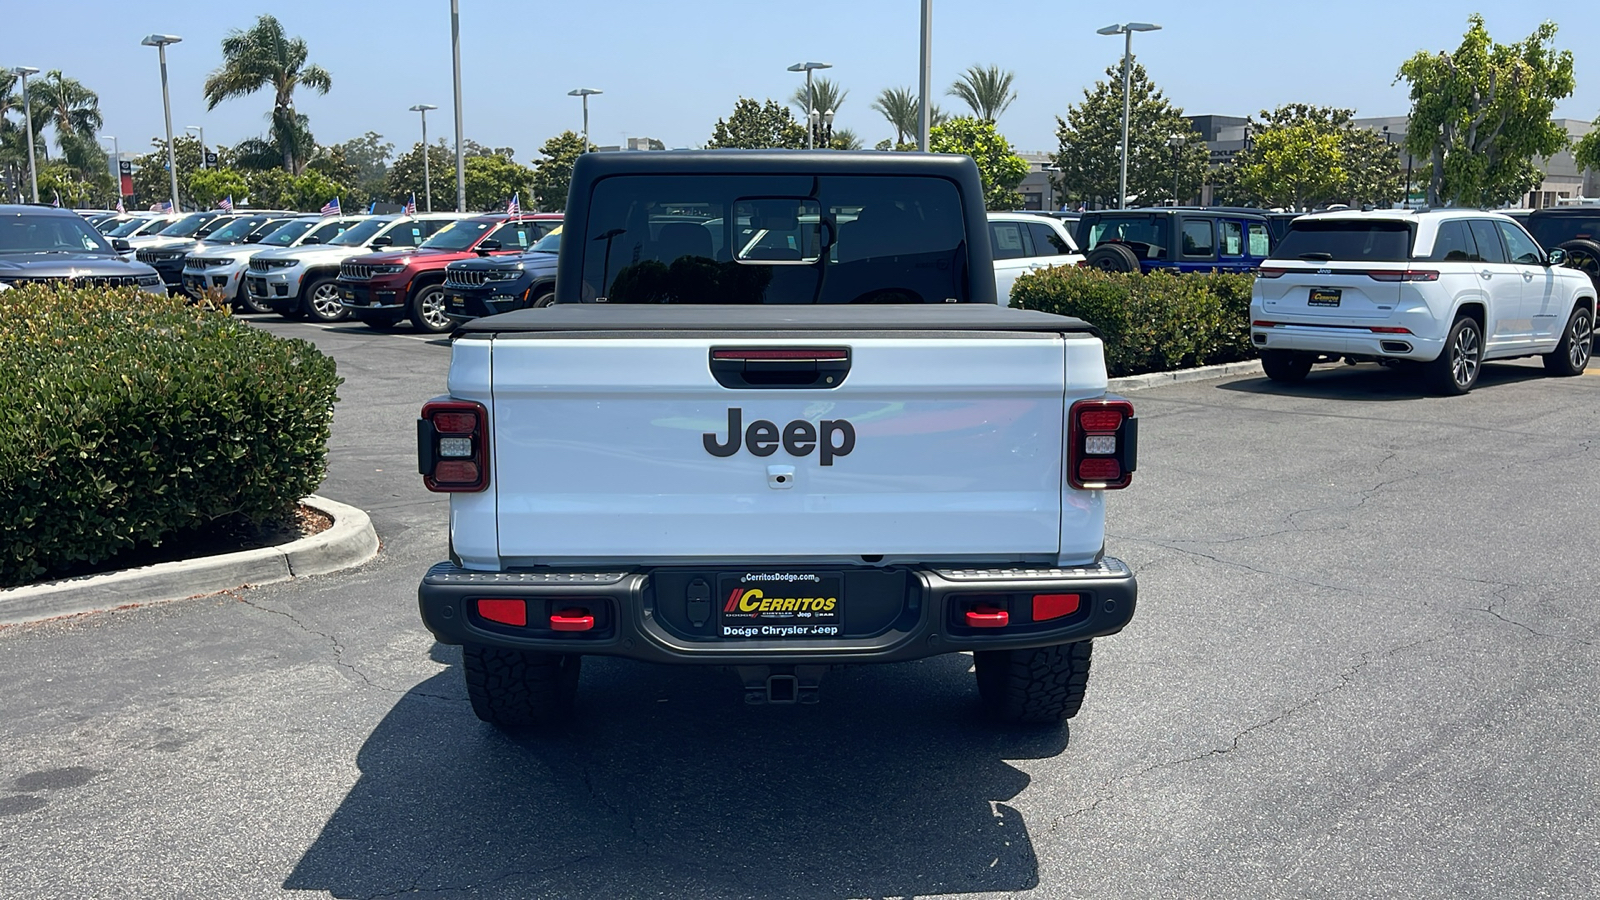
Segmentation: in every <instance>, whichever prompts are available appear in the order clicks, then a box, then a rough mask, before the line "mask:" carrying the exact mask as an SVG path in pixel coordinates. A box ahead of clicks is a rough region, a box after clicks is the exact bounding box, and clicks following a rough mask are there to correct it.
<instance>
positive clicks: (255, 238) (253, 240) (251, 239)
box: [244, 234, 266, 244]
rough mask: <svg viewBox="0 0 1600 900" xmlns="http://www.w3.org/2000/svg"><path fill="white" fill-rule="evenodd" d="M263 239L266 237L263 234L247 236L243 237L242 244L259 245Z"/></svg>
mask: <svg viewBox="0 0 1600 900" xmlns="http://www.w3.org/2000/svg"><path fill="white" fill-rule="evenodd" d="M264 237H266V235H264V234H247V235H245V236H244V242H245V243H246V244H259V243H261V239H262V238H264Z"/></svg>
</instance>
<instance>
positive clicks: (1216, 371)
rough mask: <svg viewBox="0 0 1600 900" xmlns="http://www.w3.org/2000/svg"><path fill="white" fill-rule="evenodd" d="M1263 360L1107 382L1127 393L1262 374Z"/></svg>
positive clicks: (1130, 376) (1109, 386) (1114, 388)
mask: <svg viewBox="0 0 1600 900" xmlns="http://www.w3.org/2000/svg"><path fill="white" fill-rule="evenodd" d="M1262 374H1264V373H1263V372H1262V371H1261V361H1260V360H1258V359H1252V360H1250V361H1249V362H1234V363H1223V364H1222V365H1219V366H1201V367H1200V368H1198V369H1178V370H1176V371H1172V372H1148V373H1146V374H1144V375H1126V376H1124V377H1122V378H1113V379H1111V380H1110V381H1108V382H1107V383H1106V390H1108V391H1113V392H1119V393H1124V394H1125V393H1127V392H1129V391H1142V390H1144V389H1145V388H1153V387H1162V386H1164V385H1169V384H1181V383H1183V382H1186V381H1210V380H1212V379H1214V378H1231V377H1233V376H1234V375H1262Z"/></svg>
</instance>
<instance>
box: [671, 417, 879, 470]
mask: <svg viewBox="0 0 1600 900" xmlns="http://www.w3.org/2000/svg"><path fill="white" fill-rule="evenodd" d="M743 422H744V410H743V409H740V408H739V407H737V406H733V407H729V409H728V440H727V442H726V443H724V442H722V441H719V440H717V435H716V432H710V431H708V432H706V433H705V434H703V435H701V440H702V442H704V444H705V446H706V452H707V453H709V454H711V455H712V456H718V457H727V456H732V455H734V454H735V453H738V452H739V447H740V445H741V443H742V444H743V445H745V446H748V447H749V448H750V454H751V455H752V456H771V455H772V454H774V453H776V452H778V447H779V445H780V444H781V445H782V446H783V449H784V450H785V451H787V452H788V454H789V455H790V456H810V455H811V451H812V450H817V451H818V455H819V456H820V457H821V459H822V464H823V465H825V466H831V465H833V460H834V458H835V457H839V456H849V455H850V451H851V450H854V449H855V448H856V429H855V426H853V425H851V424H850V423H849V422H848V421H846V420H844V419H823V420H822V421H821V422H818V423H817V424H816V425H812V424H811V423H810V422H807V421H806V420H805V419H795V420H794V421H793V422H790V423H789V424H787V425H785V426H783V432H782V434H780V433H779V431H778V426H777V425H774V424H773V423H771V422H768V421H767V420H766V419H757V420H755V421H754V422H751V423H750V427H749V428H743V429H741V427H740V426H741V425H742V423H743Z"/></svg>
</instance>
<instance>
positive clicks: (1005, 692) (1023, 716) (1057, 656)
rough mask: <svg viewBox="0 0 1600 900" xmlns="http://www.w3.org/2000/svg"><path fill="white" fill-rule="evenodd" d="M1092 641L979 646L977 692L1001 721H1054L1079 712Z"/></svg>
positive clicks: (1020, 722)
mask: <svg viewBox="0 0 1600 900" xmlns="http://www.w3.org/2000/svg"><path fill="white" fill-rule="evenodd" d="M1093 650H1094V642H1093V641H1078V642H1076V643H1072V644H1056V645H1054V646H1051V647H1036V648H1034V649H1032V650H978V651H976V652H974V653H973V654H972V656H973V661H974V662H975V663H976V666H977V675H978V696H979V697H980V698H981V699H982V701H983V709H984V712H985V713H986V714H987V715H988V716H989V717H990V718H992V719H994V720H996V721H999V722H1009V723H1018V724H1035V725H1039V724H1055V723H1059V722H1063V721H1065V720H1067V719H1070V718H1072V717H1073V716H1075V715H1077V714H1078V708H1079V707H1081V706H1082V705H1083V695H1084V692H1085V691H1086V690H1087V689H1088V686H1089V656H1090V654H1091V653H1092V652H1093Z"/></svg>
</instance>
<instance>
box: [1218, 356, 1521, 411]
mask: <svg viewBox="0 0 1600 900" xmlns="http://www.w3.org/2000/svg"><path fill="white" fill-rule="evenodd" d="M1549 377H1550V376H1549V375H1546V374H1545V371H1544V367H1543V366H1539V365H1532V366H1529V365H1514V364H1507V363H1492V362H1491V363H1485V364H1484V366H1483V371H1482V372H1481V373H1480V374H1479V375H1478V383H1477V385H1476V386H1475V387H1474V388H1473V390H1483V389H1485V388H1493V387H1495V386H1497V385H1502V384H1517V383H1520V382H1524V381H1539V380H1542V379H1545V378H1549ZM1217 390H1220V391H1234V392H1237V393H1241V394H1278V395H1282V396H1285V397H1306V398H1315V399H1319V400H1355V401H1361V402H1370V401H1384V400H1422V399H1425V398H1431V397H1436V396H1437V395H1436V394H1435V393H1434V392H1433V391H1432V390H1431V389H1430V388H1429V387H1428V384H1427V381H1426V380H1425V379H1424V377H1423V372H1422V370H1421V369H1420V368H1416V367H1405V368H1395V369H1387V368H1384V367H1382V366H1377V365H1358V366H1346V365H1337V366H1335V365H1325V366H1317V367H1316V368H1314V369H1312V370H1311V374H1310V375H1308V376H1306V380H1305V381H1302V382H1300V383H1298V384H1280V383H1279V382H1276V381H1272V380H1271V379H1268V378H1243V379H1239V380H1237V381H1226V382H1222V383H1220V384H1218V385H1217Z"/></svg>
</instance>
